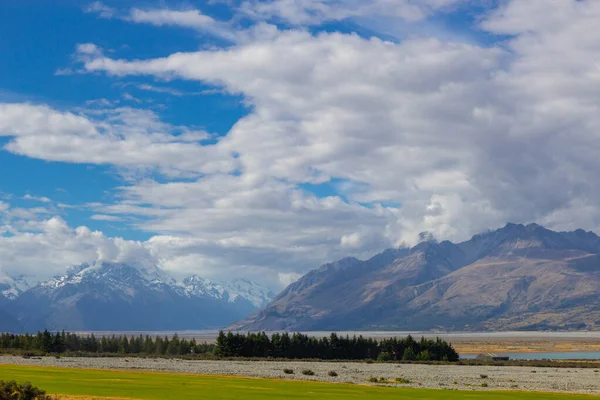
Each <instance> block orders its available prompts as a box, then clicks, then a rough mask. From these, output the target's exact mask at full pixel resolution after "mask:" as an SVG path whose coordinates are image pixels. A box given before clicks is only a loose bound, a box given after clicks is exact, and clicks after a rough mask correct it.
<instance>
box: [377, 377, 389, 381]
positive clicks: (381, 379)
mask: <svg viewBox="0 0 600 400" xmlns="http://www.w3.org/2000/svg"><path fill="white" fill-rule="evenodd" d="M379 382H387V379H385V378H384V377H383V376H382V377H380V378H379Z"/></svg>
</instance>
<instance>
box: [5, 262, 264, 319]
mask: <svg viewBox="0 0 600 400" xmlns="http://www.w3.org/2000/svg"><path fill="white" fill-rule="evenodd" d="M9 279H10V278H7V279H5V281H6V282H8V280H9ZM191 281H195V282H202V283H203V285H204V286H203V289H204V290H199V289H198V288H195V289H196V290H195V291H192V290H190V286H189V285H186V282H187V283H188V284H189V282H191ZM11 293H12V292H11ZM272 297H274V294H273V293H272V292H270V291H269V290H268V289H266V288H263V287H261V286H260V285H258V284H256V283H253V282H250V281H242V280H235V281H232V282H229V283H214V282H211V281H209V280H204V279H202V278H199V277H197V276H193V277H189V278H186V279H185V280H184V281H183V282H177V281H176V279H175V278H173V277H171V276H170V275H169V274H168V273H167V272H165V271H163V270H161V269H160V268H158V267H156V266H153V265H129V264H124V263H108V262H97V263H93V264H82V265H77V266H72V267H70V268H69V269H68V270H67V272H66V273H65V274H63V275H60V276H56V277H54V278H51V279H48V280H46V281H43V282H40V283H38V284H37V285H35V286H33V287H31V288H28V289H27V290H25V291H23V292H21V293H19V294H18V295H17V296H14V297H11V298H8V297H4V298H2V297H0V300H2V301H1V302H0V308H1V309H3V313H6V314H7V315H10V318H11V322H10V324H9V323H6V324H3V325H2V326H4V325H6V326H7V328H3V327H2V326H0V329H1V330H8V329H9V328H10V329H11V330H15V329H17V330H24V331H36V330H43V329H51V330H62V329H65V330H171V329H215V328H219V327H222V326H223V325H225V324H227V323H231V322H232V321H234V320H236V319H239V318H242V317H244V316H246V315H248V314H250V313H252V312H254V311H256V309H258V308H259V307H260V306H261V305H264V304H265V303H268V302H269V300H270V299H271V298H272ZM8 318H9V317H8V316H7V317H6V319H7V320H8ZM15 323H17V325H15ZM15 326H17V328H15Z"/></svg>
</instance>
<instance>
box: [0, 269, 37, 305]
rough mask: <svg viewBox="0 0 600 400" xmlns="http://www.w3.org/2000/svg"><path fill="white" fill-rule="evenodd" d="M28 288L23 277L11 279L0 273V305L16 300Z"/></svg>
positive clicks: (27, 283)
mask: <svg viewBox="0 0 600 400" xmlns="http://www.w3.org/2000/svg"><path fill="white" fill-rule="evenodd" d="M30 287H31V285H30V284H29V282H27V280H26V279H25V277H24V276H18V277H15V278H12V277H10V276H8V275H6V274H5V273H3V272H2V271H0V303H1V302H2V301H3V300H14V299H16V298H17V297H19V296H20V295H21V294H22V293H23V292H25V291H26V290H27V289H29V288H30Z"/></svg>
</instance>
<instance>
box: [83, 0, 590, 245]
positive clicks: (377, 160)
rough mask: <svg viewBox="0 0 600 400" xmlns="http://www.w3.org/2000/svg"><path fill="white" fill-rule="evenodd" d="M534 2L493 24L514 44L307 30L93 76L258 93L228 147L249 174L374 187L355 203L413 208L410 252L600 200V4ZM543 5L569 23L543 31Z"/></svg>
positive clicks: (406, 230)
mask: <svg viewBox="0 0 600 400" xmlns="http://www.w3.org/2000/svg"><path fill="white" fill-rule="evenodd" d="M523 4H525V3H524V2H520V1H512V2H508V4H507V5H506V6H505V7H504V8H502V9H499V10H498V11H497V12H495V13H492V14H490V15H489V16H488V18H487V19H485V20H484V21H483V23H482V27H484V28H485V29H488V30H489V31H491V32H493V33H511V34H513V35H515V37H514V38H512V39H509V41H508V42H507V47H506V49H502V48H500V47H491V48H487V47H481V46H476V45H467V44H461V43H452V42H444V41H441V40H436V39H408V40H405V41H403V42H401V43H399V44H394V43H389V42H384V41H381V40H377V39H371V40H365V39H362V38H360V37H358V36H355V35H342V34H337V33H334V34H325V33H322V34H317V35H312V34H310V33H307V32H298V31H291V32H282V33H281V34H280V35H278V36H277V37H276V38H274V39H272V40H270V41H261V42H258V43H248V44H244V45H239V46H236V47H234V48H229V49H225V50H211V51H199V52H193V53H177V54H173V55H171V56H169V57H166V58H159V59H151V60H133V61H131V60H115V59H110V58H106V57H98V58H96V59H94V60H90V61H89V62H87V63H85V65H84V68H85V69H87V70H88V71H90V72H92V71H105V72H106V73H108V74H110V75H116V76H125V75H151V76H156V77H160V78H167V79H173V78H179V79H188V80H198V81H202V82H207V83H210V84H215V85H221V86H223V87H224V88H225V89H226V90H227V91H229V92H231V93H242V94H244V95H245V96H246V97H247V98H248V101H250V102H251V103H252V104H253V106H254V107H255V108H254V112H253V113H252V114H251V115H249V116H247V117H245V118H243V119H242V120H240V121H239V122H238V123H237V124H236V125H235V126H234V127H233V129H232V130H231V132H230V133H229V134H228V135H227V137H226V138H225V139H224V140H222V141H221V143H220V144H219V147H223V148H228V149H230V150H232V151H236V152H239V160H240V162H241V164H242V166H243V170H244V171H245V172H247V173H252V174H257V175H264V176H271V177H274V178H278V179H287V180H289V181H292V182H312V183H318V182H323V181H327V180H328V179H330V178H332V177H335V178H341V179H345V180H347V181H350V182H355V183H356V187H357V188H359V190H356V191H355V192H350V193H348V196H349V198H350V199H352V200H354V201H360V202H369V203H377V202H383V203H385V202H400V203H401V204H402V210H401V212H400V213H399V215H398V218H397V220H396V221H394V222H393V223H390V224H389V225H388V227H387V229H388V232H389V233H390V234H391V235H393V239H394V242H395V243H402V242H406V243H413V242H414V241H415V240H416V238H417V237H418V234H419V233H420V232H423V231H431V232H433V233H434V234H435V236H436V237H444V238H450V239H461V238H465V237H467V236H468V235H469V234H471V233H473V232H474V231H477V230H483V229H486V228H488V227H489V226H490V225H491V226H495V225H500V224H502V223H503V222H504V221H506V220H516V221H531V220H542V219H547V218H548V216H549V215H551V214H552V213H554V212H555V211H556V210H561V209H564V208H570V203H571V202H572V198H573V197H574V196H582V198H583V199H584V201H586V202H589V200H587V199H591V198H593V196H594V195H595V194H596V189H595V188H594V186H593V185H590V183H589V182H593V181H594V180H595V173H594V172H593V171H595V170H596V169H597V167H598V165H597V160H596V157H595V152H596V150H597V149H598V145H599V143H598V139H597V138H598V136H597V135H596V134H595V132H597V127H598V123H599V122H600V120H599V117H598V115H600V114H598V112H597V111H598V109H597V104H598V100H599V99H598V92H597V91H596V90H594V89H592V88H593V87H595V84H596V82H597V79H598V76H600V75H599V72H598V71H599V70H598V67H597V66H596V64H595V63H594V61H593V60H594V59H595V57H597V55H598V50H597V49H598V47H597V45H598V43H597V42H598V41H597V40H596V39H595V38H593V37H590V36H589V35H585V37H586V39H585V40H578V39H577V37H578V36H581V35H580V33H581V29H583V28H579V27H580V26H581V24H582V23H583V26H586V24H590V26H589V27H590V28H591V24H592V23H595V22H598V20H599V18H598V17H597V13H596V10H597V8H598V6H597V5H595V3H593V2H591V1H571V0H561V1H557V2H552V4H548V3H547V2H541V1H540V2H528V3H527V6H525V5H523ZM438 5H442V3H438ZM532 7H533V8H535V7H538V8H539V7H544V9H546V14H547V15H554V16H555V17H552V18H549V19H548V20H547V21H546V22H545V23H537V22H536V23H535V24H533V23H531V22H527V21H528V20H531V18H526V16H528V15H531V13H532V12H535V9H533V11H532ZM548 8H550V9H548ZM538 11H540V10H538ZM523 15H524V16H525V17H522V16H523ZM518 16H521V17H520V18H519V17H518ZM561 16H564V17H561ZM557 18H560V19H559V20H557ZM557 49H560V51H561V52H563V51H564V52H565V53H566V54H570V55H571V56H570V57H564V56H560V57H559V56H558V55H557V54H556V51H557ZM561 54H562V53H561ZM280 60H286V62H285V63H282V62H280ZM598 222H599V221H597V220H596V221H593V222H592V221H589V223H588V224H587V227H590V228H593V227H596V226H597V223H598ZM550 224H551V223H550ZM348 240H349V239H348ZM348 240H346V241H344V243H346V244H349V243H350V242H349V241H348Z"/></svg>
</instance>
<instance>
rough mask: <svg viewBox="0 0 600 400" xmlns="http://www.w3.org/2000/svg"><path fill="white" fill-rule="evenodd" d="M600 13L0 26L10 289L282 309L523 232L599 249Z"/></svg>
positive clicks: (541, 0)
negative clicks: (91, 286) (430, 254)
mask: <svg viewBox="0 0 600 400" xmlns="http://www.w3.org/2000/svg"><path fill="white" fill-rule="evenodd" d="M599 26H600V2H598V1H596V0H419V1H417V0H344V1H342V0H264V1H258V0H206V1H189V0H187V1H177V0H160V1H152V0H143V1H142V0H139V1H137V0H136V1H128V2H122V1H110V0H106V1H104V2H98V1H96V2H86V1H75V0H56V1H52V2H48V1H44V0H26V1H22V0H5V1H2V2H0V54H2V56H1V58H0V172H1V174H0V272H1V273H3V274H8V275H11V276H17V275H25V276H26V277H28V278H31V279H45V278H48V277H51V276H54V275H57V274H60V273H63V272H64V271H65V270H66V269H67V268H68V267H69V266H71V265H75V264H81V263H92V262H96V261H111V262H127V263H132V264H135V263H152V264H156V265H158V266H160V267H162V268H164V269H166V270H168V271H170V272H172V273H173V274H175V275H177V276H179V277H183V276H186V275H191V274H197V275H200V276H203V277H207V278H210V279H215V280H228V279H233V278H248V279H252V280H255V281H258V282H261V283H263V284H265V285H268V286H270V287H272V288H282V287H284V286H285V285H287V284H289V283H290V282H293V281H294V280H295V279H297V278H298V277H299V276H301V274H304V273H306V272H307V271H309V270H310V269H313V268H316V267H317V266H319V265H321V264H323V263H325V262H330V261H334V260H336V259H339V258H343V257H347V256H355V257H359V258H366V257H369V256H372V255H374V254H376V253H378V252H380V251H382V250H384V249H386V248H392V247H399V246H410V245H414V244H416V243H417V242H418V241H419V237H421V236H422V235H421V234H422V233H423V232H427V233H429V234H431V235H433V237H435V238H436V239H438V240H452V241H462V240H467V239H469V238H470V237H471V236H472V235H473V234H476V233H479V232H482V231H486V230H489V229H494V228H498V227H501V226H503V225H504V224H505V223H507V222H521V223H531V222H536V223H539V224H542V225H544V226H546V227H548V228H551V229H555V230H574V229H577V228H582V229H586V230H595V231H600V203H599V202H598V201H597V199H598V198H600V186H599V184H598V182H599V181H600V157H598V153H599V151H600V129H599V128H600V110H599V108H600V34H598V33H600V32H599V28H598V27H599Z"/></svg>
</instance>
